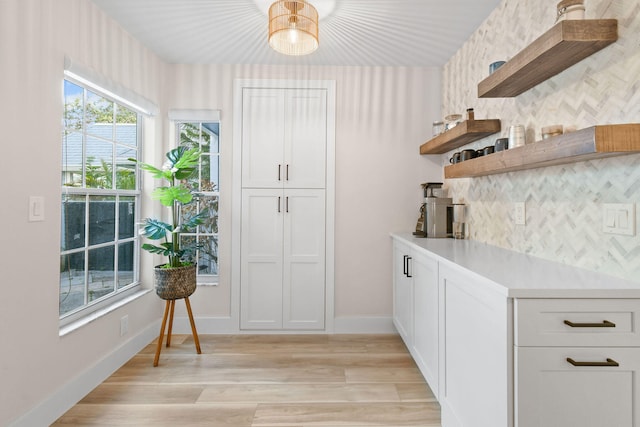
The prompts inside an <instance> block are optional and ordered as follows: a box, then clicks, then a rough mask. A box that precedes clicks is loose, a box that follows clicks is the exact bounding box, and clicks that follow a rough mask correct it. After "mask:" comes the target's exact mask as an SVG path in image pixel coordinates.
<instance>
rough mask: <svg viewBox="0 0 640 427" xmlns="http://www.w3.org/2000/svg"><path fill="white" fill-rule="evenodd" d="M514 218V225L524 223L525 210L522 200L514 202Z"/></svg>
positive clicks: (525, 219) (525, 217) (525, 221)
mask: <svg viewBox="0 0 640 427" xmlns="http://www.w3.org/2000/svg"><path fill="white" fill-rule="evenodd" d="M514 218H515V223H516V225H526V223H527V212H526V208H525V204H524V202H516V203H515V206H514Z"/></svg>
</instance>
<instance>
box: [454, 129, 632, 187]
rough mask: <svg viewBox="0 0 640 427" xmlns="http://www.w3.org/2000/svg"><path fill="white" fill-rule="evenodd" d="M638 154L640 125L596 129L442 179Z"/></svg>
mask: <svg viewBox="0 0 640 427" xmlns="http://www.w3.org/2000/svg"><path fill="white" fill-rule="evenodd" d="M633 153H640V123H631V124H616V125H598V126H592V127H589V128H585V129H581V130H578V131H575V132H570V133H565V134H563V135H557V136H552V137H549V138H547V139H543V140H541V141H536V142H534V143H531V144H526V145H523V146H521V147H516V148H511V149H508V150H505V151H499V152H495V153H493V154H488V155H485V156H482V157H477V158H474V159H470V160H465V161H461V162H459V163H456V164H453V165H450V166H445V168H444V177H445V178H447V179H451V178H469V177H478V176H486V175H493V174H498V173H505V172H514V171H520V170H526V169H534V168H541V167H545V166H554V165H562V164H567V163H573V162H580V161H584V160H593V159H600V158H605V157H611V156H620V155H624V154H633Z"/></svg>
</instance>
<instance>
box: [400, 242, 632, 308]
mask: <svg viewBox="0 0 640 427" xmlns="http://www.w3.org/2000/svg"><path fill="white" fill-rule="evenodd" d="M391 236H392V237H393V238H394V239H397V240H399V241H402V242H405V243H408V244H410V245H412V246H413V247H414V248H416V249H418V250H420V251H424V253H426V254H427V255H429V256H432V257H434V258H436V259H438V261H441V262H444V263H445V264H446V263H448V264H452V265H455V266H458V267H462V268H464V269H465V270H468V271H469V272H471V273H472V274H474V275H478V276H480V277H482V278H485V279H487V280H488V281H490V282H491V284H492V285H494V286H492V287H493V288H494V289H496V290H497V291H498V292H501V293H503V294H504V295H506V296H508V297H512V298H640V282H632V281H629V280H624V279H621V278H617V277H613V276H609V275H606V274H602V273H597V272H593V271H589V270H585V269H582V268H577V267H571V266H569V265H566V264H561V263H558V262H553V261H548V260H545V259H542V258H538V257H534V256H531V255H526V254H522V253H519V252H515V251H511V250H508V249H503V248H499V247H497V246H492V245H488V244H486V243H479V242H476V241H473V240H454V239H427V238H420V237H415V236H413V235H412V234H411V233H392V234H391Z"/></svg>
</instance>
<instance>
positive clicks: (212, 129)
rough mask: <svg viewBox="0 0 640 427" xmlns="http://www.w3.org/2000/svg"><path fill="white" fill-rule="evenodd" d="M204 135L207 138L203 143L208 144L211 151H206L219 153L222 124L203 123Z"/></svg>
mask: <svg viewBox="0 0 640 427" xmlns="http://www.w3.org/2000/svg"><path fill="white" fill-rule="evenodd" d="M202 133H203V135H206V138H203V141H206V144H207V145H209V149H208V150H206V151H207V152H209V153H219V152H220V145H219V141H218V138H219V137H218V135H220V123H217V122H216V123H203V124H202ZM203 151H204V150H203Z"/></svg>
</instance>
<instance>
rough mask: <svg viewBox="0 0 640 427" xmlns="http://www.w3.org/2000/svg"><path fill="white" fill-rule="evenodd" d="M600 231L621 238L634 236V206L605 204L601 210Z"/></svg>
mask: <svg viewBox="0 0 640 427" xmlns="http://www.w3.org/2000/svg"><path fill="white" fill-rule="evenodd" d="M602 231H603V232H605V233H609V234H621V235H623V236H635V235H636V205H635V204H634V203H605V204H604V205H603V208H602Z"/></svg>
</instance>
